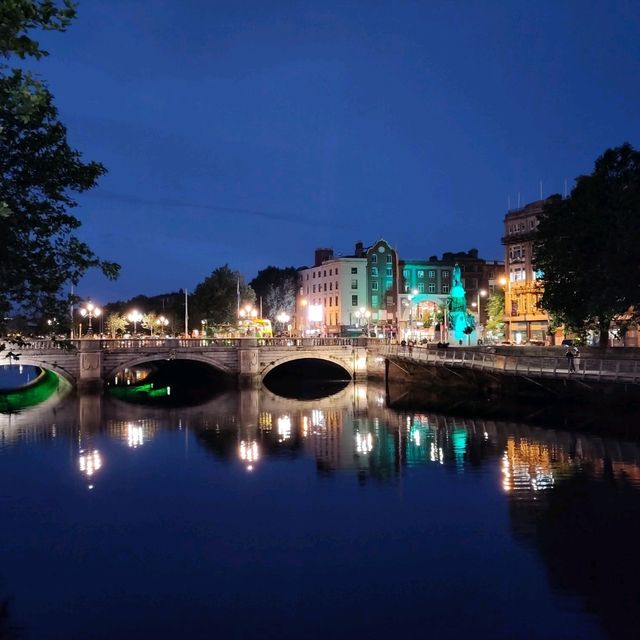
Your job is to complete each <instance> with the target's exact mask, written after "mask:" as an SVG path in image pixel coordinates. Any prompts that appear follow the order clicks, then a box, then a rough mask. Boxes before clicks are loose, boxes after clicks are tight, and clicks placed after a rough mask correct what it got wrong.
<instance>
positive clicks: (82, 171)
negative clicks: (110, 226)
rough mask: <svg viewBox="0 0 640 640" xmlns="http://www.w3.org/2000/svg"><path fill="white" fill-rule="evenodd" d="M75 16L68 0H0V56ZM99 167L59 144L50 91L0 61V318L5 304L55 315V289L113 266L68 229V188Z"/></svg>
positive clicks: (58, 306)
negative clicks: (36, 32)
mask: <svg viewBox="0 0 640 640" xmlns="http://www.w3.org/2000/svg"><path fill="white" fill-rule="evenodd" d="M74 16H75V6H74V4H73V3H71V2H66V1H65V2H63V3H62V5H58V4H56V3H55V2H54V1H52V0H42V1H41V2H36V1H33V0H32V1H30V0H4V1H3V2H0V57H1V58H5V59H8V58H10V57H11V56H12V55H16V56H18V57H20V58H24V57H27V56H33V57H35V58H40V57H42V56H44V55H47V52H46V51H44V50H43V49H42V48H41V47H40V45H39V43H38V42H37V41H36V40H34V39H33V38H31V37H30V36H29V35H28V34H29V32H30V30H32V29H34V28H38V27H39V28H42V29H46V30H58V31H64V30H65V29H66V27H67V26H68V25H69V23H70V22H71V20H72V19H73V18H74ZM104 173H105V169H104V167H103V166H102V165H101V164H99V163H97V162H88V163H85V162H83V161H82V159H81V155H80V153H79V152H78V151H76V150H74V149H72V148H71V147H70V146H69V144H68V142H67V131H66V128H65V127H64V125H63V124H62V123H61V122H60V121H59V119H58V112H57V109H56V108H55V106H54V103H53V97H52V95H51V93H50V92H49V91H48V89H47V88H46V86H45V85H44V84H43V83H42V82H41V81H39V80H36V79H34V78H33V77H32V76H31V75H30V74H29V73H25V72H23V71H21V70H19V69H13V70H11V69H8V67H7V65H6V64H2V65H0V221H1V224H2V234H1V235H0V293H1V294H2V295H1V296H0V321H1V318H2V317H4V315H6V312H7V311H8V310H9V309H10V308H11V307H12V306H20V305H23V306H24V307H28V308H29V310H30V311H31V312H32V313H33V314H34V315H54V314H55V315H59V316H62V315H63V313H64V311H65V307H66V305H67V304H68V302H69V300H66V301H63V300H62V298H61V293H62V291H63V288H64V287H65V286H66V285H67V284H68V283H70V282H71V283H77V282H78V281H79V280H80V278H81V277H82V275H83V274H84V273H85V272H86V271H87V269H89V268H92V267H98V268H100V269H101V270H102V271H103V273H104V274H105V275H106V276H107V277H109V278H115V277H117V275H118V271H119V266H118V265H116V264H115V263H112V262H105V261H102V260H100V259H99V258H98V257H97V256H96V255H95V254H94V253H93V252H92V251H91V249H90V248H89V246H88V245H87V244H85V243H84V242H82V241H80V240H79V238H78V237H77V236H75V235H74V234H73V232H74V231H75V230H76V229H77V228H78V227H79V226H80V221H79V220H78V219H77V218H75V217H74V216H73V215H71V214H70V213H69V211H70V210H71V209H73V208H74V207H75V206H76V204H77V203H76V201H75V200H74V199H73V197H72V194H74V193H81V192H83V191H86V190H87V189H90V188H92V187H93V186H95V184H96V182H97V179H98V178H99V177H100V176H101V175H103V174H104Z"/></svg>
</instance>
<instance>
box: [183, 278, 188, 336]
mask: <svg viewBox="0 0 640 640" xmlns="http://www.w3.org/2000/svg"><path fill="white" fill-rule="evenodd" d="M184 337H185V338H188V337H189V294H188V292H187V290H186V289H185V290H184Z"/></svg>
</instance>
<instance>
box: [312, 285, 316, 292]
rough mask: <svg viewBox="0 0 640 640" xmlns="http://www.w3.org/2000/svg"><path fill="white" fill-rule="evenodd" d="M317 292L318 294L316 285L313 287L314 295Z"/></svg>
mask: <svg viewBox="0 0 640 640" xmlns="http://www.w3.org/2000/svg"><path fill="white" fill-rule="evenodd" d="M315 292H316V285H315V284H314V285H313V293H315Z"/></svg>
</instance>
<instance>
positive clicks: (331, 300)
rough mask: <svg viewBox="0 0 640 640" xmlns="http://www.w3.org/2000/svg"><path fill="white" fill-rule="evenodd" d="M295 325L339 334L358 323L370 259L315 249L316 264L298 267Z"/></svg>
mask: <svg viewBox="0 0 640 640" xmlns="http://www.w3.org/2000/svg"><path fill="white" fill-rule="evenodd" d="M298 284H299V287H298V296H297V298H296V313H295V321H294V326H295V328H296V331H297V333H299V334H300V335H312V334H321V335H339V334H340V333H342V332H343V331H344V329H345V328H347V327H351V326H354V325H356V324H358V322H357V317H356V314H357V313H359V310H360V308H361V307H364V306H366V304H367V259H366V257H364V256H362V257H356V256H334V254H333V250H332V249H316V252H315V260H314V265H313V267H302V268H301V269H299V270H298Z"/></svg>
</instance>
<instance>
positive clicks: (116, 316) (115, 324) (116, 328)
mask: <svg viewBox="0 0 640 640" xmlns="http://www.w3.org/2000/svg"><path fill="white" fill-rule="evenodd" d="M104 326H105V329H106V330H107V333H108V334H109V335H110V336H111V337H112V338H115V337H116V335H117V334H118V333H126V331H127V327H128V326H129V321H128V320H127V319H126V318H125V317H124V316H123V315H122V314H120V313H110V314H109V315H108V316H107V318H106V320H105V322H104Z"/></svg>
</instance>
